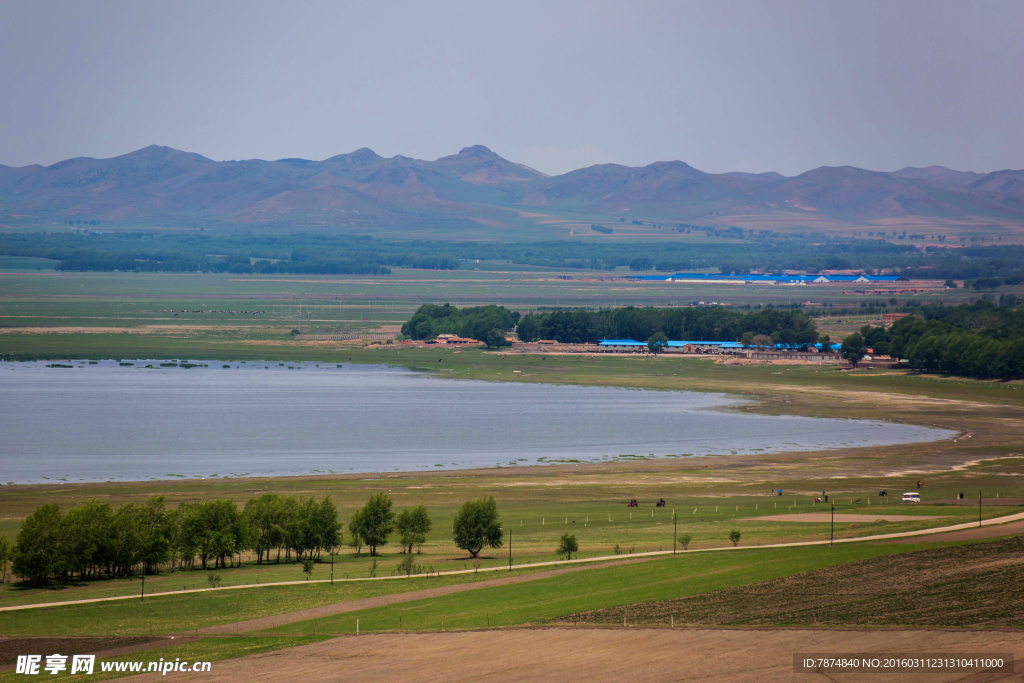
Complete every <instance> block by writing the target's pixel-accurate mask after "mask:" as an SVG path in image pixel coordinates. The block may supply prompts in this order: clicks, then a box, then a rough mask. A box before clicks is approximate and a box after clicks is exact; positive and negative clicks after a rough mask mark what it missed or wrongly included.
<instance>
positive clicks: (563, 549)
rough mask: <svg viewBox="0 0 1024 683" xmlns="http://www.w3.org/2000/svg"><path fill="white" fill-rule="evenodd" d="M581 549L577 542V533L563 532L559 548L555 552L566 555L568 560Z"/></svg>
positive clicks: (559, 540)
mask: <svg viewBox="0 0 1024 683" xmlns="http://www.w3.org/2000/svg"><path fill="white" fill-rule="evenodd" d="M579 549H580V547H579V544H577V543H576V534H562V537H561V538H560V539H558V548H556V549H555V552H556V553H557V554H558V555H559V556H562V555H565V559H566V560H571V559H572V554H573V553H575V552H578V551H579Z"/></svg>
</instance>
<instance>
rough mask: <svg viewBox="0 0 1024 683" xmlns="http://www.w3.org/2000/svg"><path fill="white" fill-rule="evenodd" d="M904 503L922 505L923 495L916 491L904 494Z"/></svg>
mask: <svg viewBox="0 0 1024 683" xmlns="http://www.w3.org/2000/svg"><path fill="white" fill-rule="evenodd" d="M903 502H904V503H920V502H921V494H920V493H917V492H916V491H907V492H906V493H904V494H903Z"/></svg>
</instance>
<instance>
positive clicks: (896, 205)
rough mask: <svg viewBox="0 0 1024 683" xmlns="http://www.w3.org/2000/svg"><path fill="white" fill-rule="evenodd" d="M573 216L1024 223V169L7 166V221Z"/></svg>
mask: <svg viewBox="0 0 1024 683" xmlns="http://www.w3.org/2000/svg"><path fill="white" fill-rule="evenodd" d="M569 214H573V215H580V216H581V217H586V218H587V220H590V219H591V218H593V219H594V220H601V219H604V220H609V221H610V220H616V221H617V220H619V219H620V218H626V219H627V220H635V219H640V220H651V221H663V222H666V223H671V222H686V223H690V224H694V225H702V224H711V223H712V222H715V221H717V220H719V219H721V218H722V217H728V216H752V215H766V216H769V215H776V216H779V217H782V218H784V217H785V216H786V215H792V216H794V217H799V219H800V220H802V221H806V220H807V219H808V218H809V217H821V218H822V219H826V218H827V219H838V220H842V221H846V222H850V223H866V222H868V221H873V220H877V219H889V218H905V217H909V216H923V217H932V218H941V219H958V218H965V217H987V218H990V219H993V220H996V221H999V220H1006V221H1019V220H1024V171H1020V170H1005V171H995V172H992V173H971V172H961V171H954V170H950V169H947V168H942V167H937V166H936V167H930V168H904V169H901V170H899V171H896V172H894V173H883V172H877V171H867V170H863V169H859V168H854V167H850V166H843V167H821V168H816V169H814V170H811V171H808V172H806V173H803V174H801V175H798V176H795V177H784V176H782V175H780V174H778V173H762V174H752V173H722V174H710V173H704V172H703V171H700V170H698V169H695V168H693V167H691V166H689V165H687V164H686V163H683V162H682V161H667V162H657V163H653V164H650V165H647V166H643V167H640V168H631V167H627V166H621V165H618V164H600V165H596V166H591V167H589V168H582V169H579V170H576V171H572V172H570V173H566V174H564V175H560V176H553V177H549V176H546V175H545V174H543V173H540V172H539V171H536V170H534V169H532V168H529V167H527V166H524V165H522V164H517V163H514V162H511V161H508V160H507V159H504V158H502V157H500V156H498V155H497V154H495V153H494V152H492V151H491V150H489V149H487V148H486V147H483V146H480V145H475V146H472V147H466V148H464V149H462V150H461V151H460V152H459V153H458V154H454V155H451V156H447V157H442V158H440V159H436V160H434V161H424V160H419V159H411V158H408V157H404V156H395V157H391V158H384V157H381V156H378V155H377V154H376V153H374V152H373V151H372V150H370V149H365V148H364V149H359V150H356V151H354V152H352V153H349V154H340V155H338V156H334V157H331V158H329V159H325V160H323V161H309V160H305V159H279V160H277V161H262V160H258V159H252V160H245V161H223V162H217V161H213V160H211V159H207V158H206V157H203V156H200V155H199V154H193V153H189V152H181V151H178V150H175V149H171V148H169V147H159V146H155V145H154V146H150V147H146V148H144V149H140V150H138V151H136V152H132V153H130V154H125V155H123V156H119V157H113V158H111V159H92V158H77V159H69V160H67V161H62V162H60V163H57V164H54V165H52V166H48V167H43V166H25V167H21V168H12V167H7V166H0V223H3V224H4V225H6V226H7V227H15V226H20V227H27V226H28V225H31V224H36V225H42V224H44V223H45V222H54V221H56V222H58V223H60V222H63V221H67V220H82V221H93V220H95V221H99V222H100V223H104V224H117V225H133V224H134V225H140V226H154V225H168V226H173V227H184V226H189V227H191V226H193V225H198V226H204V227H230V228H233V229H234V228H243V227H244V228H246V229H260V228H264V229H274V230H285V229H302V230H310V229H315V230H337V231H351V230H359V231H372V230H374V229H375V228H379V227H381V226H388V225H403V226H405V227H407V228H408V229H411V230H414V231H416V230H418V231H421V232H423V236H428V234H429V232H430V229H431V228H432V227H437V226H442V225H443V226H446V227H448V228H451V227H453V226H454V227H456V228H457V227H458V226H465V227H472V228H473V229H474V230H475V231H476V232H477V233H479V232H481V231H484V232H486V230H488V229H494V230H495V231H496V232H499V233H500V232H502V231H503V230H502V229H511V230H515V229H516V227H517V226H519V225H523V224H524V222H529V221H537V220H539V219H540V218H542V217H544V216H551V215H569Z"/></svg>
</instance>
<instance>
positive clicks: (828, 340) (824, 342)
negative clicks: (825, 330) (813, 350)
mask: <svg viewBox="0 0 1024 683" xmlns="http://www.w3.org/2000/svg"><path fill="white" fill-rule="evenodd" d="M818 343H819V344H821V350H822V352H824V353H828V352H829V351H831V350H832V337H830V336H828V335H827V334H820V335H818Z"/></svg>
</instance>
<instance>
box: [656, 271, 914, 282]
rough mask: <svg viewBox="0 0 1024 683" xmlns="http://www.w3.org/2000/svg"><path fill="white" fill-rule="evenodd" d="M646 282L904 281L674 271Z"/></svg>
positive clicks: (871, 277) (877, 277)
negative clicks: (671, 273)
mask: <svg viewBox="0 0 1024 683" xmlns="http://www.w3.org/2000/svg"><path fill="white" fill-rule="evenodd" d="M636 279H637V280H643V281H647V282H730V283H743V282H750V283H757V284H776V283H778V284H828V283H830V282H853V283H865V284H866V283H871V282H906V281H907V279H906V278H905V277H903V276H902V275H831V274H830V275H803V274H798V275H785V274H779V273H746V274H744V273H675V274H673V275H638V276H636Z"/></svg>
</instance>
